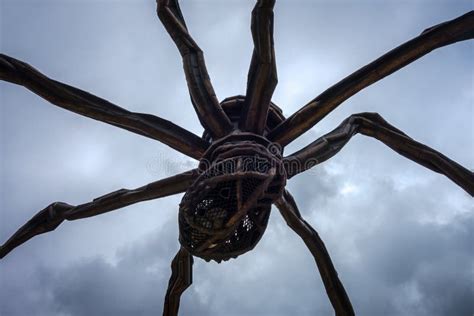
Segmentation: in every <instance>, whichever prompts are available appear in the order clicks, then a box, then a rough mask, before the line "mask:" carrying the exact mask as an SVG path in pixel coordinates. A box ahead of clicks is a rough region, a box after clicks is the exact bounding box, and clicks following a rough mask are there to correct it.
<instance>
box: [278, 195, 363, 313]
mask: <svg viewBox="0 0 474 316" xmlns="http://www.w3.org/2000/svg"><path fill="white" fill-rule="evenodd" d="M275 205H276V206H277V207H278V209H279V210H280V213H281V215H282V216H283V218H284V219H285V221H286V223H287V224H288V226H290V228H291V229H293V231H294V232H296V233H297V234H298V235H299V236H300V237H301V239H303V241H304V243H305V244H306V246H307V247H308V249H309V251H310V252H311V254H312V255H313V257H314V260H315V261H316V265H317V266H318V269H319V273H320V274H321V279H322V280H323V283H324V287H325V288H326V293H327V295H328V297H329V300H330V301H331V304H332V307H333V308H334V311H335V312H336V315H337V316H346V315H355V313H354V310H353V308H352V304H351V302H350V300H349V297H348V296H347V293H346V290H345V289H344V286H343V285H342V282H341V280H339V276H338V274H337V271H336V269H335V268H334V265H333V263H332V261H331V257H330V255H329V253H328V251H327V249H326V246H325V245H324V242H323V241H322V239H321V238H320V237H319V235H318V233H317V232H316V231H315V230H314V229H313V227H311V225H310V224H308V222H306V221H305V220H304V219H303V217H302V216H301V214H300V211H299V210H298V207H297V206H296V202H295V200H294V199H293V197H292V196H291V194H290V193H289V192H288V191H286V190H285V192H284V193H283V196H282V197H281V198H280V199H279V200H277V201H276V202H275Z"/></svg>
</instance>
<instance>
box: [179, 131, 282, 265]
mask: <svg viewBox="0 0 474 316" xmlns="http://www.w3.org/2000/svg"><path fill="white" fill-rule="evenodd" d="M200 170H201V171H202V173H201V175H200V176H199V177H198V178H197V179H196V181H195V182H194V183H193V184H192V185H191V186H190V187H189V189H188V191H187V192H186V194H185V195H184V197H183V200H182V202H181V204H180V210H179V226H180V242H181V244H182V245H183V246H184V247H185V248H186V249H187V250H188V251H190V252H191V253H192V254H193V255H195V256H198V257H201V258H203V259H205V260H207V261H209V260H215V261H217V262H220V261H222V260H228V259H230V258H235V257H237V256H239V255H241V254H243V253H245V252H247V251H249V250H251V249H253V247H255V245H256V244H257V242H258V241H259V240H260V238H261V237H262V235H263V233H264V231H265V228H266V226H267V223H268V217H269V215H270V208H271V204H272V202H273V201H274V200H275V199H276V198H278V197H279V196H280V195H281V193H282V190H283V188H284V185H285V182H286V175H285V173H284V169H283V167H282V164H281V152H280V150H279V149H278V148H277V147H275V146H271V145H269V143H268V141H267V140H265V139H264V138H262V137H260V136H255V135H253V134H236V135H231V136H229V137H227V138H225V139H223V140H220V141H219V142H217V143H216V144H213V145H212V146H211V147H210V148H209V150H208V151H207V152H206V154H205V156H204V158H203V159H202V160H201V162H200Z"/></svg>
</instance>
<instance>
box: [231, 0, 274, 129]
mask: <svg viewBox="0 0 474 316" xmlns="http://www.w3.org/2000/svg"><path fill="white" fill-rule="evenodd" d="M274 5H275V0H259V1H257V3H256V4H255V8H254V9H253V11H252V27H251V28H252V37H253V42H254V50H253V55H252V61H251V64H250V69H249V73H248V79H247V92H246V98H245V105H244V107H243V109H242V115H241V120H240V123H239V125H240V128H241V129H242V130H244V131H249V132H253V133H257V134H260V135H262V134H263V132H264V130H265V125H266V121H267V114H268V108H269V107H270V101H271V99H272V95H273V91H274V90H275V87H276V85H277V83H278V78H277V71H276V63H275V49H274V44H273V7H274Z"/></svg>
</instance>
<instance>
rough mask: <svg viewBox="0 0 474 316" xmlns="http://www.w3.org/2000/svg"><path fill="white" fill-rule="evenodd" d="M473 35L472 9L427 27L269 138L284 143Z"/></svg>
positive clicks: (326, 93) (344, 81)
mask: <svg viewBox="0 0 474 316" xmlns="http://www.w3.org/2000/svg"><path fill="white" fill-rule="evenodd" d="M472 38H474V11H470V12H468V13H466V14H464V15H462V16H460V17H458V18H456V19H454V20H451V21H447V22H444V23H441V24H438V25H436V26H433V27H431V28H428V29H426V30H425V31H423V33H421V35H419V36H417V37H415V38H413V39H412V40H410V41H408V42H406V43H404V44H403V45H400V46H398V47H397V48H395V49H393V50H391V51H390V52H388V53H386V54H385V55H383V56H381V57H380V58H378V59H376V60H375V61H373V62H371V63H370V64H368V65H366V66H364V67H362V68H360V69H359V70H357V71H356V72H354V73H353V74H351V75H349V76H348V77H346V78H344V79H342V80H341V81H339V82H338V83H336V84H335V85H333V86H332V87H330V88H329V89H327V90H326V91H324V92H323V93H322V94H320V95H319V96H317V97H316V98H315V99H313V100H312V101H310V102H309V103H308V104H306V105H305V106H304V107H302V108H301V109H300V110H298V111H297V112H295V113H294V114H293V115H291V116H290V117H288V118H287V119H286V120H284V121H283V122H282V123H281V124H279V125H278V126H277V127H276V128H275V129H274V130H272V131H271V132H270V133H269V134H268V138H269V139H270V140H272V141H274V142H278V143H280V144H281V145H282V146H286V145H288V144H289V143H291V142H292V141H293V140H295V139H296V138H297V137H298V136H300V135H301V134H303V133H305V132H306V131H308V130H309V129H310V128H311V127H313V126H314V125H315V124H317V123H318V122H319V121H320V120H322V119H323V118H324V117H325V116H326V115H328V114H329V113H330V112H331V111H333V110H334V109H335V108H337V107H338V106H339V105H340V104H341V103H342V102H344V101H345V100H347V99H348V98H350V97H351V96H353V95H354V94H356V93H357V92H359V91H360V90H362V89H364V88H366V87H368V86H370V85H371V84H373V83H375V82H377V81H379V80H381V79H383V78H385V77H386V76H388V75H390V74H392V73H394V72H395V71H397V70H399V69H401V68H403V67H405V66H406V65H408V64H410V63H411V62H413V61H415V60H417V59H418V58H420V57H422V56H424V55H426V54H428V53H429V52H431V51H433V50H435V49H437V48H440V47H443V46H446V45H450V44H453V43H456V42H459V41H464V40H468V39H472Z"/></svg>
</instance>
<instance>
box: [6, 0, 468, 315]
mask: <svg viewBox="0 0 474 316" xmlns="http://www.w3.org/2000/svg"><path fill="white" fill-rule="evenodd" d="M157 4H158V7H157V13H158V16H159V18H160V20H161V21H162V23H163V24H164V26H165V28H166V30H167V31H168V33H169V34H170V35H171V38H172V39H173V41H174V42H175V44H176V46H177V48H178V50H179V52H180V54H181V57H182V59H183V65H184V71H185V75H186V80H187V84H188V89H189V93H190V96H191V101H192V104H193V107H194V109H195V111H196V114H197V116H198V118H199V121H200V122H201V125H202V126H203V127H204V130H205V132H204V134H203V135H202V137H199V136H197V135H195V134H193V133H191V132H189V131H187V130H186V129H184V128H182V127H180V126H178V125H176V124H174V123H172V122H170V121H167V120H165V119H162V118H160V117H156V116H154V115H151V114H142V113H135V112H130V111H128V110H126V109H124V108H121V107H119V106H117V105H115V104H112V103H110V102H108V101H106V100H104V99H101V98H99V97H96V96H94V95H92V94H90V93H88V92H85V91H82V90H80V89H78V88H74V87H72V86H69V85H66V84H63V83H61V82H58V81H56V80H52V79H50V78H48V77H46V76H45V75H43V74H41V73H40V72H39V71H38V70H36V69H35V68H33V67H31V66H29V65H28V64H26V63H24V62H22V61H19V60H17V59H15V58H12V57H10V56H6V55H3V54H0V80H4V81H8V82H11V83H14V84H18V85H22V86H24V87H26V88H28V89H29V90H31V91H32V92H34V93H36V94H37V95H39V96H41V97H43V98H45V99H46V100H48V101H50V102H51V103H53V104H55V105H57V106H59V107H62V108H65V109H67V110H70V111H73V112H75V113H78V114H81V115H84V116H87V117H90V118H93V119H96V120H99V121H103V122H106V123H108V124H111V125H114V126H117V127H120V128H124V129H126V130H128V131H131V132H134V133H137V134H139V135H142V136H146V137H149V138H152V139H155V140H158V141H160V142H162V143H164V144H166V145H168V146H170V147H172V148H174V149H175V150H177V151H179V152H181V153H183V154H185V155H187V156H189V157H192V158H194V159H196V160H199V167H198V168H196V169H193V170H190V171H187V172H184V173H181V174H177V175H174V176H171V177H168V178H165V179H161V180H158V181H155V182H152V183H149V184H147V185H145V186H142V187H139V188H136V189H131V190H129V189H120V190H117V191H114V192H112V193H109V194H106V195H103V196H101V197H98V198H96V199H94V200H92V201H91V202H88V203H84V204H79V205H70V204H67V203H64V202H54V203H52V204H50V205H49V206H47V207H46V208H44V209H43V210H41V211H40V212H38V213H37V214H36V215H35V216H33V217H32V218H31V219H30V220H29V221H28V222H27V223H26V224H25V225H24V226H22V227H21V228H20V229H18V231H17V232H16V233H14V234H13V236H12V237H11V238H10V239H8V240H7V241H6V242H5V243H4V244H3V245H2V246H1V247H0V259H1V258H3V257H5V256H6V255H7V254H8V253H10V252H11V251H12V250H13V249H14V248H16V247H18V246H19V245H21V244H22V243H24V242H26V241H28V240H29V239H30V238H32V237H34V236H36V235H39V234H42V233H45V232H49V231H52V230H54V229H55V228H57V227H58V226H59V225H60V224H61V223H62V222H63V221H65V220H69V221H72V220H77V219H81V218H86V217H90V216H96V215H99V214H102V213H105V212H110V211H113V210H116V209H119V208H122V207H125V206H128V205H131V204H134V203H138V202H141V201H146V200H151V199H156V198H161V197H164V196H169V195H173V194H177V193H182V192H185V194H184V196H183V199H182V201H181V203H180V206H179V214H178V219H179V233H180V234H179V241H180V243H181V247H180V249H179V251H178V252H177V254H176V256H175V258H174V259H173V261H172V263H171V268H172V275H171V278H170V281H169V285H168V291H167V293H166V296H165V303H164V311H163V315H166V316H176V315H177V314H178V309H179V302H180V296H181V294H182V293H183V291H184V290H185V289H186V288H187V287H189V286H190V285H191V283H192V265H193V256H197V257H200V258H203V259H204V260H207V261H210V260H215V261H217V262H221V261H223V260H229V259H230V258H236V257H237V256H239V255H241V254H243V253H245V252H247V251H249V250H251V249H253V248H254V247H255V245H256V244H257V243H258V241H259V240H260V238H261V237H262V235H263V233H264V232H265V229H266V227H267V223H268V217H269V214H270V208H271V206H272V204H273V205H275V206H276V207H277V208H278V210H279V211H280V213H281V215H282V216H283V218H284V220H285V221H286V223H287V224H288V226H289V227H290V228H291V229H292V230H293V231H294V232H295V233H297V234H298V235H299V236H300V237H301V239H302V240H303V241H304V243H305V244H306V246H307V247H308V249H309V251H310V252H311V254H312V256H313V257H314V260H315V263H316V265H317V268H318V270H319V273H320V275H321V278H322V281H323V283H324V286H325V289H326V292H327V294H328V297H329V300H330V302H331V304H332V306H333V308H334V311H335V313H336V315H338V316H339V315H354V314H355V312H354V310H353V308H352V304H351V302H350V300H349V297H348V295H347V293H346V291H345V289H344V286H343V285H342V282H341V280H340V279H339V276H338V274H337V272H336V269H335V267H334V265H333V263H332V260H331V257H330V255H329V253H328V251H327V249H326V247H325V245H324V243H323V241H322V240H321V238H320V237H319V235H318V233H317V232H316V230H315V229H314V228H313V227H312V226H311V225H310V224H309V223H308V222H306V221H305V219H304V218H303V216H302V215H301V213H300V212H299V210H298V207H297V205H296V202H295V200H294V199H293V197H292V195H291V194H290V192H288V191H287V190H285V184H286V181H287V179H290V178H291V177H293V176H296V175H297V174H299V173H302V172H304V171H306V170H308V169H309V168H312V167H313V166H315V165H318V164H320V163H323V162H324V161H326V160H328V159H330V158H331V157H333V156H334V155H336V154H337V153H338V152H339V151H340V150H341V149H342V148H343V147H344V146H345V144H347V143H348V142H349V140H350V139H351V138H352V136H354V135H356V134H362V135H366V136H369V137H372V138H374V139H377V140H379V141H381V142H383V143H384V144H385V145H387V146H388V147H390V148H391V149H393V150H394V151H396V152H397V153H399V154H400V155H402V156H404V157H406V158H408V159H411V160H413V161H415V162H417V163H419V164H420V165H422V166H424V167H426V168H428V169H430V170H432V171H434V172H437V173H439V174H442V175H444V176H446V177H448V178H449V179H450V180H451V181H453V182H454V183H455V184H457V185H458V186H459V187H461V188H462V189H463V190H464V191H466V192H467V193H468V194H470V195H471V196H474V173H473V172H472V171H470V170H468V169H466V168H465V167H463V166H461V165H459V164H458V163H456V162H455V161H453V160H451V159H449V158H448V157H446V156H444V155H443V154H441V153H439V152H437V151H436V150H434V149H432V148H430V147H428V146H426V145H424V144H421V143H419V142H417V141H415V140H414V139H412V138H410V137H409V136H408V135H406V134H405V133H404V132H402V131H401V130H399V129H397V128H396V127H394V126H392V125H390V124H389V123H388V122H387V121H385V120H384V119H383V118H382V116H380V115H379V114H377V113H359V114H353V115H351V116H349V117H348V118H347V119H345V120H344V121H342V122H341V124H340V125H339V126H338V127H336V128H335V129H334V130H333V131H331V132H329V133H327V134H325V135H323V136H322V137H320V138H318V139H316V140H315V141H314V142H312V143H311V144H309V145H307V146H306V147H304V148H302V149H301V150H299V151H297V152H295V153H292V154H290V155H287V156H284V155H283V149H284V148H285V146H286V145H288V144H289V143H291V142H292V141H293V140H295V139H296V138H298V137H299V136H300V135H302V134H303V133H305V132H306V131H308V130H309V129H310V128H312V127H313V126H314V125H316V124H317V123H318V122H319V121H321V120H322V119H323V118H324V117H325V116H326V115H328V114H329V113H330V112H331V111H333V110H335V109H336V108H337V107H338V106H340V105H341V104H342V103H343V102H344V101H345V100H347V99H348V98H350V97H351V96H353V95H354V94H356V93H357V92H359V91H360V90H362V89H364V88H365V87H367V86H369V85H371V84H373V83H375V82H377V81H378V80H381V79H382V78H384V77H386V76H388V75H390V74H392V73H393V72H395V71H397V70H399V69H401V68H403V67H404V66H406V65H408V64H409V63H411V62H413V61H415V60H416V59H418V58H420V57H422V56H424V55H425V54H427V53H429V52H431V51H432V50H434V49H437V48H440V47H443V46H446V45H450V44H453V43H456V42H459V41H464V40H468V39H472V38H474V13H473V12H472V11H471V12H468V13H466V14H464V15H462V16H460V17H458V18H456V19H453V20H451V21H447V22H444V23H441V24H438V25H436V26H433V27H430V28H428V29H426V30H425V31H423V32H422V33H421V34H420V35H419V36H417V37H415V38H413V39H412V40H410V41H408V42H406V43H404V44H402V45H400V46H399V47H397V48H395V49H393V50H391V51H390V52H388V53H387V54H385V55H383V56H381V57H380V58H378V59H377V60H375V61H373V62H372V63H369V64H368V65H366V66H364V67H363V68H361V69H359V70H357V71H356V72H354V73H353V74H351V75H349V76H348V77H346V78H344V79H343V80H341V81H339V82H338V83H336V84H335V85H333V86H332V87H330V88H329V89H327V90H326V91H324V92H322V93H321V94H320V95H319V96H317V97H316V98H314V99H313V100H311V101H310V102H309V103H307V104H306V105H305V106H303V107H302V108H301V109H300V110H299V111H297V112H296V113H294V114H292V115H291V116H289V117H287V118H285V117H284V116H283V115H282V113H281V110H280V109H279V108H278V107H277V106H276V105H275V104H273V103H272V102H271V98H272V94H273V91H274V89H275V87H276V85H277V74H276V62H275V52H274V44H273V7H274V5H275V0H257V3H256V5H255V8H254V10H253V11H252V25H251V31H252V37H253V41H254V50H253V55H252V60H251V64H250V68H249V71H248V81H247V90H246V94H245V96H236V97H232V98H228V99H225V100H224V101H222V102H219V101H218V100H217V97H216V94H215V92H214V90H213V87H212V84H211V81H210V78H209V75H208V74H207V70H206V65H205V62H204V57H203V52H202V50H201V49H200V48H199V46H198V45H197V44H196V42H195V41H194V40H193V38H192V37H191V35H190V34H189V32H188V29H187V26H186V23H185V21H184V18H183V15H182V13H181V10H180V8H179V4H178V1H177V0H158V1H157Z"/></svg>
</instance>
